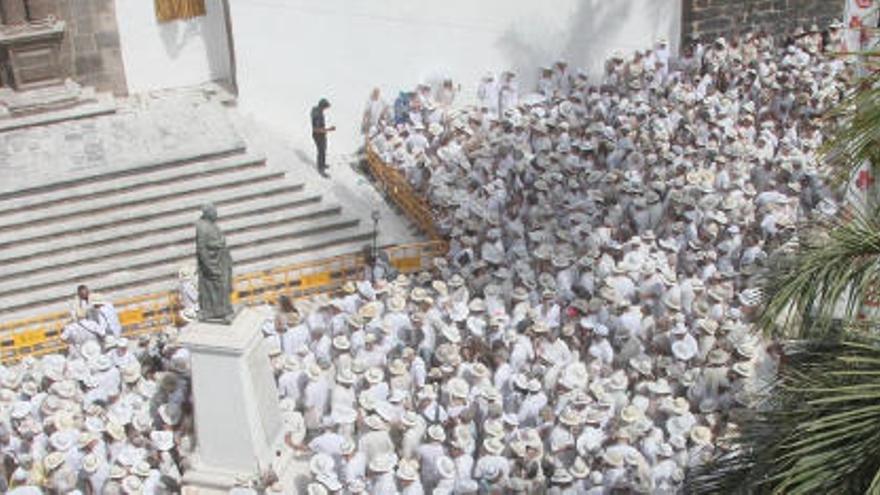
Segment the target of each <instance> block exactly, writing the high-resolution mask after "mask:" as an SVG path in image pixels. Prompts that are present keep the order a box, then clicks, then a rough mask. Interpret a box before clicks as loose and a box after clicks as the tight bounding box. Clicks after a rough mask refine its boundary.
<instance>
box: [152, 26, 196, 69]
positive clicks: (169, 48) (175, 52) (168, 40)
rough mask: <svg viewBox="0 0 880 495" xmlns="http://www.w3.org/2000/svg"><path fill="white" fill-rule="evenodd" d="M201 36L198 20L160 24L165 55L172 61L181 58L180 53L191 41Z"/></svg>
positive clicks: (160, 35) (160, 34)
mask: <svg viewBox="0 0 880 495" xmlns="http://www.w3.org/2000/svg"><path fill="white" fill-rule="evenodd" d="M201 36H202V29H201V22H199V20H198V19H192V20H186V21H170V22H163V23H160V24H159V37H160V38H162V45H163V46H165V53H167V54H168V57H170V58H171V59H172V60H176V59H177V57H178V56H180V52H182V51H183V48H184V47H185V46H186V45H187V44H188V43H189V41H190V40H191V39H194V38H198V37H201Z"/></svg>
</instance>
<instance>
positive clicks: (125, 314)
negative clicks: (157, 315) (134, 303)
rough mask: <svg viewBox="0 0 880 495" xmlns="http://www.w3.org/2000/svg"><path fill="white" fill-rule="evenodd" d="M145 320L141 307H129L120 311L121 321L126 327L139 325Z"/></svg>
mask: <svg viewBox="0 0 880 495" xmlns="http://www.w3.org/2000/svg"><path fill="white" fill-rule="evenodd" d="M143 322H144V311H143V310H141V309H127V310H125V311H122V312H120V313H119V323H121V324H122V326H124V327H126V326H129V325H138V324H141V323H143Z"/></svg>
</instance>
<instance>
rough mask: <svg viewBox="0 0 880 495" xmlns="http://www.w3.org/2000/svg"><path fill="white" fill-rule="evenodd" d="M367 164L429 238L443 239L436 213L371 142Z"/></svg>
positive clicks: (368, 147) (387, 191)
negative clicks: (435, 216) (435, 219)
mask: <svg viewBox="0 0 880 495" xmlns="http://www.w3.org/2000/svg"><path fill="white" fill-rule="evenodd" d="M365 149H366V153H367V165H368V166H369V168H370V173H372V174H373V177H375V178H376V180H377V181H378V182H379V185H380V187H381V189H382V191H383V192H384V193H385V194H386V195H387V196H388V197H389V198H391V200H392V201H394V203H395V204H397V206H398V207H400V209H401V210H403V212H404V213H405V214H406V216H407V217H409V219H410V220H412V221H413V222H415V224H416V225H418V226H419V228H420V229H422V232H424V233H425V234H426V235H427V236H428V237H429V238H431V239H433V240H441V239H442V238H443V236H442V235H440V233H439V232H438V231H437V227H436V225H435V223H434V215H433V212H432V211H431V207H430V206H429V205H428V203H427V201H425V200H424V199H423V198H421V197H419V195H418V194H417V193H416V192H415V190H414V189H413V188H412V186H411V185H410V184H409V181H407V180H406V177H404V175H403V174H402V173H401V172H400V171H399V170H397V169H396V168H394V167H391V166H389V165H387V164H386V163H384V162H383V161H382V159H381V158H379V155H378V154H376V152H375V151H374V150H373V148H372V146H370V143H369V142H367V144H366V147H365Z"/></svg>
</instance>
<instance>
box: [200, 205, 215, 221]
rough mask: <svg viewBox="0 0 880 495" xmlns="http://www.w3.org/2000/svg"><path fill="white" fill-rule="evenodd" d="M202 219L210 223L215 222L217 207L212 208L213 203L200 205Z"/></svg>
mask: <svg viewBox="0 0 880 495" xmlns="http://www.w3.org/2000/svg"><path fill="white" fill-rule="evenodd" d="M202 218H204V219H205V220H210V221H212V222H213V221H214V220H217V207H216V206H214V203H205V204H204V205H202Z"/></svg>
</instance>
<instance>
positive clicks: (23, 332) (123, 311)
mask: <svg viewBox="0 0 880 495" xmlns="http://www.w3.org/2000/svg"><path fill="white" fill-rule="evenodd" d="M367 163H368V164H369V168H370V172H371V173H372V174H373V176H374V177H375V178H376V180H377V181H378V182H379V187H380V188H381V189H382V191H383V192H384V193H385V194H386V195H387V196H388V197H389V199H391V200H392V201H393V202H394V203H395V204H396V205H397V206H398V207H399V208H400V209H401V210H403V212H404V213H405V214H406V216H407V217H409V219H410V220H412V221H413V222H415V223H416V225H418V226H419V228H421V229H422V231H423V232H424V233H425V234H426V235H427V236H428V237H429V238H430V239H431V241H428V242H421V243H415V244H403V245H398V246H391V247H387V248H383V249H382V251H384V252H385V254H386V255H387V256H388V259H389V260H390V263H391V265H392V266H394V268H395V269H397V271H399V272H401V273H413V272H419V271H422V270H429V269H431V266H432V261H433V259H434V258H435V257H438V256H443V255H445V254H446V251H447V250H448V244H447V243H446V241H445V240H444V239H443V238H442V236H441V235H440V234H439V232H438V231H437V228H436V226H435V224H434V218H433V216H432V213H431V208H430V207H429V206H428V204H427V202H425V200H424V199H422V198H420V197H419V196H418V195H417V194H416V192H415V191H414V190H413V188H412V187H411V186H410V185H409V182H407V180H406V177H404V176H403V174H401V173H400V172H399V171H398V170H396V169H394V168H393V167H391V166H389V165H387V164H385V163H383V162H382V160H381V159H380V158H379V156H378V155H377V154H376V153H375V152H374V151H373V150H372V149H371V148H370V146H369V144H368V145H367ZM368 273H369V272H368V266H367V263H366V260H365V259H364V257H363V255H362V254H348V255H342V256H336V257H334V258H329V259H322V260H316V261H310V262H305V263H299V264H296V265H290V266H283V267H279V268H274V269H271V270H265V271H261V272H255V273H247V274H243V275H239V276H237V277H235V282H234V291H233V294H232V301H233V303H238V304H246V305H249V306H251V305H258V304H270V305H272V304H275V303H276V302H277V301H278V297H279V296H281V295H282V294H284V295H287V296H288V297H291V298H293V299H300V298H304V297H310V296H313V295H316V294H321V293H328V292H334V291H336V290H338V289H339V288H340V287H342V285H343V284H344V283H345V282H346V281H349V280H352V281H355V280H362V279H363V278H365V277H366V276H368ZM114 306H115V308H116V310H117V312H118V313H119V321H120V323H121V324H122V328H123V334H124V335H126V336H129V337H136V336H139V335H142V334H149V333H154V332H158V331H160V330H161V329H162V328H164V327H166V326H168V325H179V324H183V323H184V322H183V321H182V320H181V317H180V304H179V301H178V298H177V293H176V291H167V292H160V293H155V294H148V295H144V296H137V297H131V298H126V299H122V300H117V301H114ZM70 322H71V317H70V314H69V313H67V312H65V311H58V312H54V313H49V314H45V315H41V316H36V317H33V318H27V319H23V320H16V321H11V322H7V323H0V362H2V363H8V362H13V361H17V360H19V359H21V358H23V357H26V356H42V355H44V354H49V353H52V352H59V351H63V350H64V349H66V348H67V344H66V343H65V341H64V340H63V339H62V338H61V334H62V332H63V330H64V327H65V325H67V324H68V323H70Z"/></svg>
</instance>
